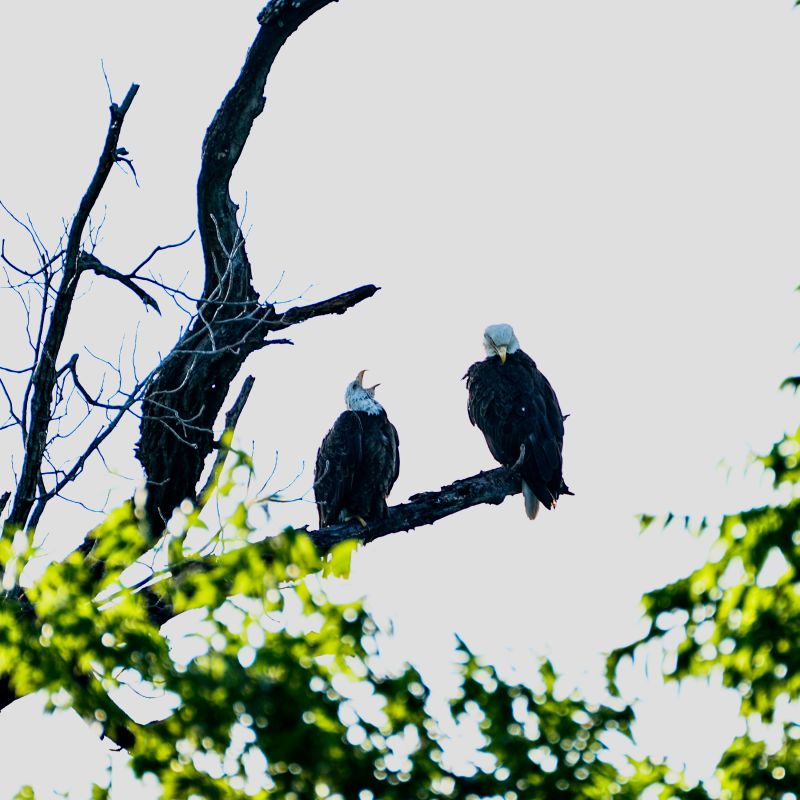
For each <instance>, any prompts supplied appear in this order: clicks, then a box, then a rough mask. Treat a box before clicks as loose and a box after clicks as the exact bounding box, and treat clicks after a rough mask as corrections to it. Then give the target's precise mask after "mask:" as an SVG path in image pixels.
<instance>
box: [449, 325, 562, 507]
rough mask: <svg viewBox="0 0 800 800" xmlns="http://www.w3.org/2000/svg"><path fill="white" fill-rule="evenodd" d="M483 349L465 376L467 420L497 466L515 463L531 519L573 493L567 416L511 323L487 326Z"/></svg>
mask: <svg viewBox="0 0 800 800" xmlns="http://www.w3.org/2000/svg"><path fill="white" fill-rule="evenodd" d="M483 346H484V349H485V350H486V358H485V359H484V360H483V361H478V362H476V363H475V364H473V365H472V366H471V367H470V368H469V370H467V374H466V375H465V376H464V377H465V378H466V379H467V391H468V392H469V402H468V405H467V410H468V412H469V420H470V422H471V423H472V424H473V425H477V426H478V428H480V430H481V431H482V432H483V435H484V437H485V439H486V444H487V445H489V450H490V451H491V453H492V455H493V456H494V457H495V458H496V459H497V460H498V461H499V462H500V463H501V464H505V465H506V466H513V465H515V464H517V463H518V462H519V470H520V475H521V478H522V493H523V495H524V497H525V512H526V513H527V515H528V518H529V519H535V518H536V514H537V513H538V511H539V503H540V502H541V503H542V504H543V505H544V506H545V507H546V508H549V509H554V508H555V507H556V502H557V501H558V497H559V495H562V494H572V492H571V491H570V490H569V488H567V485H566V484H565V483H564V479H563V477H562V475H561V466H562V460H561V449H562V446H563V442H564V420H565V419H566V417H564V415H562V413H561V407H560V406H559V404H558V399H557V398H556V393H555V392H554V391H553V387H552V386H550V383H549V382H548V380H547V378H545V376H544V375H542V373H541V372H539V370H538V369H537V368H536V364H535V363H534V361H533V359H532V358H531V357H530V356H529V355H527V353H525V352H524V351H522V350H520V348H519V341H518V340H517V337H516V336H515V335H514V329H513V328H512V327H511V326H510V325H506V324H500V325H489V327H488V328H486V330H485V332H484V334H483ZM523 448H524V452H523Z"/></svg>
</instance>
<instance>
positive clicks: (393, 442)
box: [314, 369, 400, 528]
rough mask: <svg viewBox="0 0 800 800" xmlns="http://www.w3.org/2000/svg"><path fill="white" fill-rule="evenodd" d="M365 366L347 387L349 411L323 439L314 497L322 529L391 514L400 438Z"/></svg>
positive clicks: (398, 461) (398, 462)
mask: <svg viewBox="0 0 800 800" xmlns="http://www.w3.org/2000/svg"><path fill="white" fill-rule="evenodd" d="M365 372H366V370H364V369H362V370H361V372H359V373H358V375H357V376H356V378H355V380H354V381H351V382H350V383H349V384H348V385H347V389H346V390H345V393H344V400H345V404H346V406H347V410H346V411H344V412H343V413H342V414H340V415H339V417H338V418H337V419H336V421H335V422H334V423H333V427H331V429H330V430H329V431H328V433H327V434H326V435H325V438H324V439H323V440H322V444H321V445H320V448H319V451H318V452H317V462H316V466H315V468H314V495H315V498H316V503H317V511H318V512H319V525H320V527H321V528H324V527H327V526H328V525H335V524H336V523H338V522H347V521H349V520H357V521H358V522H360V523H361V524H362V525H366V524H367V521H368V520H369V519H374V518H380V517H384V516H386V508H387V507H386V497H387V496H388V494H389V492H390V491H391V489H392V486H394V482H395V481H396V480H397V476H398V474H399V472H400V451H399V446H400V440H399V439H398V437H397V430H396V429H395V427H394V425H392V423H391V422H389V418H388V417H387V416H386V411H384V409H383V406H382V405H381V404H380V403H379V402H378V401H377V400H376V399H375V389H376V388H377V386H378V385H379V384H376V385H375V386H370V387H366V386H364V373H365Z"/></svg>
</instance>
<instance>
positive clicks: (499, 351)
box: [495, 344, 508, 364]
mask: <svg viewBox="0 0 800 800" xmlns="http://www.w3.org/2000/svg"><path fill="white" fill-rule="evenodd" d="M495 350H496V351H497V355H499V356H500V363H501V364H505V363H506V353H507V352H508V348H507V347H506V346H505V345H504V344H501V345H500V347H495Z"/></svg>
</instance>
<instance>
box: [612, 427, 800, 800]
mask: <svg viewBox="0 0 800 800" xmlns="http://www.w3.org/2000/svg"><path fill="white" fill-rule="evenodd" d="M799 459H800V430H798V431H797V432H796V433H794V434H789V435H786V436H785V437H784V438H783V439H781V441H780V442H778V443H777V444H776V445H775V446H774V447H773V448H772V449H771V450H770V452H769V453H768V454H767V455H766V456H763V457H762V458H760V459H759V461H760V462H761V463H762V464H763V465H764V466H765V467H766V468H768V469H769V470H771V471H772V473H773V475H774V485H775V487H776V489H777V488H785V487H788V488H789V492H788V493H787V492H784V494H783V496H784V497H786V496H788V498H789V499H788V500H786V499H783V500H781V501H776V502H775V504H774V505H770V506H764V507H760V508H753V509H750V510H747V511H743V512H741V513H739V514H732V515H729V516H726V517H725V518H724V519H723V520H722V523H721V525H720V528H719V536H718V539H717V541H716V542H715V544H714V546H713V548H712V557H711V559H710V560H709V562H708V563H707V564H705V565H704V566H702V567H701V568H700V569H698V570H696V571H695V572H693V573H692V574H691V575H689V576H687V577H686V578H683V579H681V580H679V581H676V582H675V583H672V584H670V585H668V586H665V587H663V588H661V589H657V590H655V591H653V592H650V593H649V594H647V595H646V596H645V598H644V606H645V611H646V613H647V615H648V616H649V617H650V619H651V620H652V621H653V624H652V625H651V628H650V632H649V634H648V635H647V636H646V637H645V639H644V640H643V641H650V640H653V639H658V640H662V641H663V639H662V637H663V636H664V631H665V630H669V632H670V634H674V633H675V632H676V631H677V632H678V633H679V634H680V635H678V636H672V641H673V642H677V644H676V645H674V646H676V649H677V652H676V655H677V659H676V662H675V663H676V667H675V670H674V677H675V678H677V679H681V678H683V677H686V676H690V675H704V674H709V673H711V672H715V673H720V674H721V676H722V680H723V683H724V685H726V686H728V687H731V688H733V689H735V690H737V691H738V693H739V696H740V698H741V713H742V715H743V717H745V718H746V720H747V735H746V736H743V737H740V738H738V739H737V740H736V741H735V742H734V743H733V745H732V746H731V747H730V748H729V750H728V751H727V752H726V753H725V755H724V756H723V758H722V761H721V763H720V766H719V769H718V777H719V780H720V781H721V785H722V787H723V797H725V798H727V799H728V800H740V799H741V798H748V799H749V798H756V799H757V798H764V800H766V799H767V798H778V797H782V796H784V792H786V791H788V790H789V788H790V787H796V786H797V785H798V781H799V780H800V766H799V765H800V727H798V725H797V724H796V719H793V716H792V712H791V710H790V709H791V704H792V703H797V702H798V701H800V650H798V647H797V643H798V642H800V591H798V587H800V584H799V583H798V566H800V499H798V498H797V497H796V495H797V492H796V491H795V487H796V486H797V484H798V483H800V464H799V463H798V461H799ZM648 522H652V518H650V519H649V520H648ZM638 644H639V643H634V644H632V645H630V646H629V647H627V648H624V649H622V650H618V651H617V652H616V653H614V654H612V656H611V658H610V659H609V668H610V673H611V674H612V675H613V672H614V671H615V669H616V666H617V664H618V663H619V661H620V659H622V658H624V657H627V656H630V655H631V654H632V653H633V651H634V650H635V649H636V647H637V645H638ZM681 796H683V795H681Z"/></svg>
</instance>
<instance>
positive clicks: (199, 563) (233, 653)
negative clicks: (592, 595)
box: [0, 486, 660, 800]
mask: <svg viewBox="0 0 800 800" xmlns="http://www.w3.org/2000/svg"><path fill="white" fill-rule="evenodd" d="M227 493H228V496H229V497H231V496H232V495H233V489H232V487H231V486H227ZM250 508H251V504H248V503H247V502H245V501H241V502H238V503H234V505H233V512H232V516H231V517H230V518H229V519H227V520H226V521H225V523H224V524H222V526H221V527H220V528H219V530H218V531H214V530H210V529H209V528H208V527H207V526H206V525H205V523H203V522H202V520H201V519H200V518H199V516H198V514H197V513H196V510H194V509H190V508H186V509H184V510H183V511H182V512H181V515H180V516H178V517H176V520H177V522H179V523H182V527H181V526H180V525H176V524H174V523H175V521H176V520H173V523H171V525H170V532H169V533H168V534H166V535H165V538H164V539H163V541H161V542H158V543H156V545H155V547H153V546H152V541H151V539H150V533H149V531H148V530H146V529H145V528H144V526H143V525H142V523H141V522H140V520H139V518H138V516H137V512H136V508H135V506H134V505H133V504H131V503H127V504H125V505H124V506H122V507H121V508H119V509H117V510H116V511H115V512H113V513H112V514H111V515H110V516H109V518H108V519H107V520H106V521H105V522H104V523H103V524H102V525H100V526H99V527H98V528H96V529H95V530H94V531H92V532H91V533H90V534H89V536H88V539H87V542H86V544H85V545H84V546H83V547H81V548H80V549H79V550H76V551H75V552H73V553H72V554H70V555H69V556H68V557H67V558H65V559H64V560H63V561H62V562H57V563H52V564H50V565H49V566H48V567H47V569H46V570H45V571H44V573H43V574H42V575H41V577H40V578H39V579H38V580H37V581H36V583H35V585H33V586H31V587H28V588H27V589H26V590H25V591H24V592H23V591H22V590H20V589H18V588H15V590H14V592H11V593H8V595H7V598H6V600H7V602H6V603H5V604H4V605H3V606H0V675H5V676H7V677H8V678H9V680H10V682H11V685H12V686H13V687H14V689H15V690H16V691H17V693H18V694H24V693H26V692H32V691H37V690H42V689H44V690H46V691H48V692H49V693H50V696H51V698H52V704H53V705H54V706H55V705H58V706H59V707H65V706H72V707H73V708H74V709H75V710H76V711H77V712H78V713H79V714H80V715H81V716H82V717H83V718H84V719H85V720H87V721H89V722H91V723H92V724H93V725H95V726H96V728H97V731H98V734H100V733H103V734H104V735H106V736H108V737H109V738H111V739H112V740H113V741H115V742H116V743H117V744H120V745H122V746H124V747H125V748H126V749H127V750H128V752H129V754H130V757H131V765H132V767H133V768H134V770H135V771H136V772H137V773H138V774H140V775H144V774H151V775H152V776H155V778H156V779H157V780H158V782H159V784H160V786H161V792H162V796H163V797H165V798H183V797H187V796H191V795H196V796H201V797H204V798H226V799H227V798H244V797H257V798H265V799H266V798H291V797H295V798H298V800H299V798H311V797H330V798H337V797H338V798H355V797H359V795H360V793H361V792H364V791H368V792H371V793H372V796H373V797H375V798H382V799H383V800H401V799H402V800H406V799H407V798H410V797H413V798H418V800H426V798H431V799H432V798H436V797H441V796H447V797H450V798H480V797H494V796H497V795H498V794H499V795H502V796H504V797H516V798H518V799H521V798H523V797H525V798H527V797H530V798H538V797H541V798H549V797H551V796H553V795H554V793H561V794H563V793H566V795H570V794H573V795H580V796H583V797H587V798H605V797H609V796H611V795H616V796H620V797H631V798H632V797H634V796H636V795H634V794H633V793H632V792H633V791H634V787H640V786H644V785H646V781H647V780H650V778H653V775H655V774H656V773H653V774H650V773H647V771H646V769H645V768H644V767H642V768H641V769H640V768H639V767H638V766H635V765H630V764H629V768H628V769H627V772H626V775H625V776H621V775H620V774H619V773H618V770H617V768H616V767H615V766H612V764H611V763H610V762H609V761H608V760H607V759H606V758H605V755H604V753H605V751H606V744H605V740H604V737H605V735H606V734H608V733H609V732H615V733H616V734H617V735H618V736H620V737H622V738H624V737H625V735H626V734H627V731H628V726H629V722H630V711H629V709H625V708H622V707H620V708H619V709H617V708H612V707H610V706H608V707H606V706H600V707H595V706H589V705H587V704H585V703H583V702H582V701H581V700H580V699H579V698H574V697H569V698H564V697H558V696H557V693H556V676H555V673H554V672H553V670H552V667H551V665H550V664H549V663H548V662H544V663H543V664H541V666H540V674H539V679H538V681H539V684H540V685H539V686H538V688H536V690H535V691H534V689H532V688H531V687H530V686H526V685H521V684H515V683H507V682H506V681H505V680H503V678H502V677H501V676H500V675H498V674H497V672H496V671H495V669H494V667H492V666H491V665H489V664H485V663H483V662H482V660H480V659H479V658H478V657H477V656H476V655H475V654H473V653H472V652H471V651H470V650H469V649H468V647H467V646H466V645H465V644H464V643H463V642H459V645H458V649H457V651H456V653H455V654H454V655H455V656H456V657H457V658H459V659H460V661H459V664H460V669H461V672H462V677H463V685H462V690H461V692H460V693H459V696H458V697H457V698H454V699H452V700H451V702H450V704H449V705H448V702H447V698H443V697H440V698H436V699H435V700H436V702H434V698H432V697H431V694H430V691H429V689H428V688H427V687H426V685H425V683H424V680H423V678H422V676H421V675H420V674H419V673H418V672H417V671H416V670H415V669H414V668H413V667H411V666H409V665H403V666H401V667H400V668H397V667H394V668H392V669H389V668H388V667H387V666H386V665H385V664H382V662H381V658H380V645H379V637H380V636H383V635H385V634H383V633H381V632H380V631H379V629H378V626H377V624H376V622H375V620H373V619H372V618H371V617H370V616H369V614H368V613H367V612H366V611H365V609H364V607H363V606H362V604H361V603H360V602H358V601H350V602H347V603H339V604H335V603H333V602H332V601H331V600H330V598H329V597H328V595H327V593H326V585H327V584H326V581H331V580H333V578H334V577H338V578H344V577H345V576H347V575H348V574H349V568H350V560H351V557H352V553H353V550H354V547H353V545H352V544H347V545H344V546H339V547H337V548H335V549H334V550H333V551H332V553H331V554H329V555H327V556H326V557H325V558H321V556H320V554H319V553H318V552H317V551H316V549H315V547H314V545H313V543H312V542H311V540H310V539H309V538H308V537H307V536H305V535H304V534H303V533H302V532H299V531H295V530H291V529H288V530H286V531H284V532H283V533H282V534H280V535H279V536H275V537H272V538H263V536H262V537H259V536H258V535H256V534H255V533H254V531H253V529H252V526H251V524H250V521H249V516H250V515H249V509H250ZM198 532H199V533H200V534H202V535H200V536H198V535H197V534H198ZM193 537H194V538H193ZM192 541H194V542H198V541H199V542H200V544H199V545H197V544H195V545H192V544H191V542H192ZM23 549H24V550H25V552H24V553H23V552H22V550H20V551H19V552H18V553H11V552H9V554H8V556H7V558H9V559H10V558H21V559H23V561H22V562H21V563H23V565H24V558H25V557H27V556H28V555H29V553H28V551H27V549H26V548H23ZM326 576H328V577H326ZM154 609H156V610H157V611H158V614H157V615H155V616H154V615H153V611H154ZM165 617H172V618H173V619H172V620H171V621H170V622H169V624H168V625H166V626H164V628H163V629H161V626H160V623H161V621H163V619H164V618H165ZM132 697H136V698H143V697H147V698H151V699H152V702H153V703H156V705H157V708H158V711H157V712H154V711H148V709H150V708H152V704H150V705H148V703H144V702H139V705H140V706H141V711H140V715H141V716H142V717H143V718H145V719H147V718H148V714H149V715H150V716H149V719H150V721H149V722H147V724H142V723H141V722H136V721H134V720H133V719H131V718H130V717H129V716H128V714H127V713H125V712H123V711H122V709H121V708H120V707H119V706H118V705H117V702H116V701H117V700H119V702H123V700H125V703H126V704H129V703H130V702H131V698H132ZM112 698H113V699H112ZM126 698H127V699H126ZM437 703H438V710H437V706H436V704H437ZM126 708H127V705H126ZM470 726H473V727H475V728H477V731H478V734H477V735H478V739H477V740H474V741H473V744H472V745H470V746H469V747H468V748H467V750H468V752H469V748H470V747H471V748H472V751H471V752H472V755H471V756H469V757H466V760H465V758H464V757H461V759H460V761H459V758H458V757H457V756H456V755H454V754H455V753H457V752H458V750H459V748H461V750H463V747H464V746H463V744H456V742H457V741H458V737H459V735H460V733H459V732H460V731H464V730H466V729H468V728H469V727H470ZM658 774H660V773H658ZM647 775H649V777H647ZM636 791H638V789H636ZM104 792H106V788H104V787H98V788H97V789H96V794H97V796H98V797H102V796H104V794H103V793H104Z"/></svg>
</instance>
